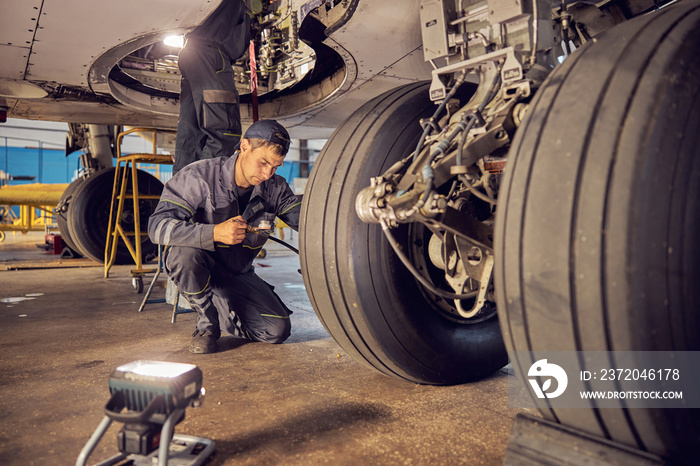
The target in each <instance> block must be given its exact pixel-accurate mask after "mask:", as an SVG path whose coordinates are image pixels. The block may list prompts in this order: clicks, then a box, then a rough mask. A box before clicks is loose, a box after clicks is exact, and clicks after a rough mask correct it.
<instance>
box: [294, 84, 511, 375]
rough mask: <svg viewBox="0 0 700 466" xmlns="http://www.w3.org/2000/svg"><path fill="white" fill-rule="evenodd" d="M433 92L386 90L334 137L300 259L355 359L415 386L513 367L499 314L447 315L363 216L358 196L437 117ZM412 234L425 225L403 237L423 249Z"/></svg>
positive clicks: (336, 334) (318, 167)
mask: <svg viewBox="0 0 700 466" xmlns="http://www.w3.org/2000/svg"><path fill="white" fill-rule="evenodd" d="M428 87H429V86H428V84H427V83H413V84H409V85H405V86H403V87H399V88H397V89H394V90H392V91H388V92H386V93H385V94H383V95H381V96H379V97H377V98H375V99H373V100H371V101H370V102H368V103H367V104H365V105H364V106H363V107H361V108H360V109H359V110H358V111H356V112H355V113H354V114H353V115H352V116H350V117H349V118H348V120H346V121H345V122H344V123H343V124H342V125H341V126H340V127H339V128H338V129H337V130H336V131H335V132H334V134H333V135H332V136H331V138H330V139H329V141H328V142H327V143H326V145H325V147H324V149H323V151H322V152H321V154H320V156H319V158H318V160H317V161H316V163H315V165H314V168H313V171H312V174H311V178H310V180H309V183H308V185H307V187H306V191H305V195H304V201H303V204H302V214H301V215H302V221H301V230H300V236H299V238H300V248H299V249H300V252H301V254H300V260H301V267H302V275H303V276H304V282H305V285H306V289H307V292H308V294H309V297H310V300H311V303H312V305H313V307H314V309H315V311H316V314H317V316H318V317H319V319H320V320H321V322H322V323H323V325H324V326H325V328H326V330H327V331H328V333H329V334H330V335H331V336H332V337H333V338H334V339H335V341H336V342H337V343H338V344H339V345H340V346H341V347H342V348H343V350H344V351H345V352H347V353H348V354H349V355H350V356H352V357H353V358H354V359H356V360H358V361H360V362H361V363H363V364H365V365H366V366H368V367H370V368H373V369H375V370H378V371H380V372H382V373H384V374H387V375H390V376H393V377H396V378H399V379H403V380H408V381H411V382H414V383H421V384H456V383H462V382H466V381H470V380H474V379H478V378H481V377H484V376H486V375H488V374H491V373H493V372H495V371H497V370H498V369H500V368H501V367H503V366H504V365H506V364H507V362H508V361H507V357H506V351H505V347H504V345H503V342H502V338H501V334H500V329H499V324H498V319H497V317H496V315H495V314H494V315H493V316H492V317H491V318H489V319H488V320H485V321H482V322H479V323H475V324H465V323H464V322H460V321H459V320H458V319H454V318H449V317H448V316H446V315H445V314H444V313H441V312H440V311H439V310H438V309H437V306H436V305H435V303H434V302H433V300H432V299H431V298H430V297H429V296H427V294H426V292H425V291H424V290H423V289H422V286H421V285H419V283H418V282H417V281H416V279H415V278H414V277H413V276H412V275H411V274H410V272H409V271H408V270H407V269H406V268H405V267H404V266H403V265H402V264H401V263H400V262H399V259H398V258H397V256H396V255H395V254H394V252H393V250H392V248H391V246H390V244H389V243H388V241H387V240H386V238H385V237H384V235H383V233H382V231H381V227H380V226H379V225H377V224H371V225H370V224H366V223H363V222H362V221H361V220H360V219H359V218H358V217H357V214H356V213H355V198H356V197H357V194H358V192H359V191H360V190H361V189H362V188H364V187H366V186H368V185H369V180H370V177H373V176H377V175H379V174H381V173H382V172H384V171H385V170H387V169H388V168H389V167H390V166H391V165H393V164H394V163H395V162H396V161H398V160H399V159H400V158H403V157H405V156H406V155H408V154H410V153H411V152H412V151H413V149H414V148H415V145H416V144H417V142H418V137H419V136H420V133H421V128H420V126H419V124H418V121H419V119H420V118H423V117H427V116H430V115H431V114H432V113H433V112H434V111H435V105H434V103H432V102H431V101H430V100H429V98H428ZM411 228H422V225H420V226H402V227H401V228H398V229H396V230H393V231H394V234H395V235H396V238H397V240H399V242H401V243H402V244H403V245H404V247H406V248H407V249H410V250H415V246H416V244H418V242H419V239H418V238H416V236H415V235H413V236H412V235H411ZM407 238H413V240H412V241H413V244H409V243H410V242H409V241H407ZM424 244H426V245H427V242H426V243H424ZM424 247H425V248H426V249H427V246H424Z"/></svg>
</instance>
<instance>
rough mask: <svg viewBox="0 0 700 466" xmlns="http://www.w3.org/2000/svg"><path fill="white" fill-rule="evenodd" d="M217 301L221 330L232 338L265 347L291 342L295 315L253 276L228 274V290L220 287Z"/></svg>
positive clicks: (268, 287) (263, 282) (271, 288)
mask: <svg viewBox="0 0 700 466" xmlns="http://www.w3.org/2000/svg"><path fill="white" fill-rule="evenodd" d="M214 299H215V302H216V304H217V308H218V309H219V311H220V312H219V318H220V325H221V328H224V329H226V331H228V332H229V333H231V334H232V335H237V336H243V337H245V338H248V339H250V340H253V341H262V342H265V343H282V342H283V341H285V340H286V339H287V338H289V333H290V331H291V327H292V326H291V323H290V320H289V315H290V314H291V313H292V311H290V310H289V309H288V308H287V306H285V305H284V303H283V302H282V300H281V299H280V298H279V296H277V294H276V293H275V292H274V291H273V287H272V286H271V285H269V284H268V283H266V282H265V281H264V280H263V279H262V278H260V277H258V276H257V275H256V274H255V273H254V272H249V273H244V274H240V275H234V274H229V276H228V277H227V281H226V283H225V287H222V288H219V287H218V286H217V288H216V297H215V298H214ZM224 310H228V312H225V311H224Z"/></svg>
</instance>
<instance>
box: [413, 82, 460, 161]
mask: <svg viewBox="0 0 700 466" xmlns="http://www.w3.org/2000/svg"><path fill="white" fill-rule="evenodd" d="M466 77H467V71H466V70H464V71H462V74H460V75H459V78H457V81H455V85H454V86H452V89H450V92H448V93H447V95H446V96H445V98H444V99H442V102H440V106H439V107H438V108H437V110H435V113H433V116H432V117H430V121H433V120H435V119H436V118H437V117H438V115H440V113H442V111H443V109H444V108H445V106H446V105H447V102H449V101H450V99H451V98H452V97H454V95H455V94H456V93H457V90H458V89H459V87H460V86H461V85H462V84H463V83H464V79H465V78H466ZM431 129H432V127H431V126H430V125H428V124H427V125H425V128H424V129H423V134H421V136H420V139H419V140H418V145H416V150H415V152H414V153H413V159H414V160H415V159H416V158H417V157H418V154H419V153H420V150H421V149H422V148H423V143H424V142H425V138H426V137H428V134H429V133H430V130H431Z"/></svg>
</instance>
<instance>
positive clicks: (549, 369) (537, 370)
mask: <svg viewBox="0 0 700 466" xmlns="http://www.w3.org/2000/svg"><path fill="white" fill-rule="evenodd" d="M527 376H528V377H529V379H528V380H529V382H530V385H532V389H533V390H534V391H535V394H536V395H537V398H556V397H558V396H559V395H561V394H562V393H564V390H566V385H567V384H568V383H569V378H568V377H567V376H566V372H565V371H564V369H562V368H561V367H560V366H557V365H556V364H550V363H548V362H547V360H546V359H540V360H539V361H536V362H535V363H534V364H533V365H532V366H530V370H529V371H528V372H527ZM545 377H546V379H545V380H544V382H543V383H542V386H540V384H539V382H538V380H537V379H538V378H545ZM552 379H555V380H556V381H557V386H556V390H554V391H552V392H550V391H549V389H550V388H551V387H552Z"/></svg>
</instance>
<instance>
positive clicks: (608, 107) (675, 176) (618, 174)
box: [495, 1, 700, 462]
mask: <svg viewBox="0 0 700 466" xmlns="http://www.w3.org/2000/svg"><path fill="white" fill-rule="evenodd" d="M699 53H700V4H699V3H698V2H697V1H695V2H680V3H678V4H676V5H673V6H670V7H667V8H664V9H662V10H659V11H657V12H655V13H653V14H650V15H645V16H642V17H639V18H636V19H634V20H632V21H629V22H627V23H624V24H622V25H620V26H618V27H616V28H614V29H612V30H610V31H609V32H608V33H606V34H605V35H603V36H602V37H600V38H599V39H598V40H597V41H596V43H589V44H587V45H586V46H584V47H583V48H582V49H580V50H579V51H577V52H576V53H574V54H573V55H571V56H570V57H569V58H568V59H567V60H566V62H565V63H564V64H563V65H562V66H561V67H559V68H558V69H557V70H555V71H554V72H553V73H552V75H551V76H550V77H548V79H547V80H546V81H545V83H544V85H543V87H542V88H541V89H540V90H539V92H538V94H537V96H536V98H535V100H534V101H533V103H532V105H531V108H530V110H529V112H528V116H527V118H526V119H525V121H524V122H523V124H522V125H521V127H520V128H519V130H518V133H517V135H516V137H515V140H514V141H513V145H512V148H511V152H510V154H509V162H508V167H507V174H506V176H505V177H504V180H503V184H502V188H501V192H500V201H499V212H498V215H497V220H496V242H495V248H496V258H497V260H496V277H495V278H496V289H497V302H498V312H499V314H500V320H501V322H502V323H503V333H504V338H505V341H506V345H507V347H508V351H509V353H510V355H511V360H512V362H513V366H514V368H515V370H516V373H518V374H519V375H520V376H521V377H522V379H523V381H524V380H525V378H526V375H527V371H528V368H529V367H530V364H532V362H533V361H532V360H518V357H517V354H516V353H515V352H516V351H517V352H523V353H518V354H520V355H522V354H527V353H525V352H528V351H698V350H700V338H698V336H699V335H700V319H698V310H700V287H698V284H700V274H699V272H700V247H699V244H700V242H698V238H699V237H700V215H698V212H700V204H699V202H700V60H698V54H699ZM639 363H640V364H639V368H640V369H641V368H643V362H642V361H639ZM524 383H525V382H524ZM526 386H527V385H526ZM541 412H542V414H543V415H544V416H545V417H546V418H548V419H550V420H554V421H556V422H560V423H562V424H565V425H569V426H572V427H575V428H578V429H581V430H584V431H587V432H589V433H592V434H594V435H598V436H601V437H606V438H609V439H612V440H615V441H618V442H621V443H624V444H628V445H631V446H633V447H635V448H641V449H643V450H647V451H652V452H655V453H658V454H661V455H666V456H669V457H672V458H674V459H676V460H681V461H688V462H691V461H696V460H697V444H698V441H699V440H700V417H699V416H698V415H697V412H696V411H694V410H684V409H666V410H662V409H628V408H625V407H624V402H623V401H621V402H620V406H619V409H596V407H595V405H594V404H591V406H590V409H557V408H541Z"/></svg>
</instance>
